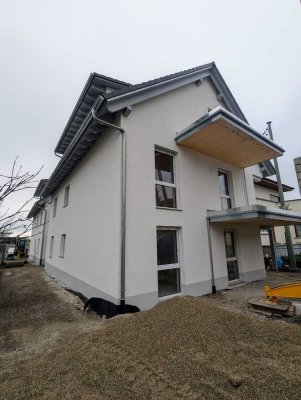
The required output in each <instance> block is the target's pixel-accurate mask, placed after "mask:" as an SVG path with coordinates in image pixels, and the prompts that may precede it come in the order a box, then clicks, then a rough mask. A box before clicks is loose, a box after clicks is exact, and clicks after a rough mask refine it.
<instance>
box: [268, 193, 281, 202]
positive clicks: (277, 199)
mask: <svg viewBox="0 0 301 400" xmlns="http://www.w3.org/2000/svg"><path fill="white" fill-rule="evenodd" d="M270 200H271V201H273V202H274V203H280V197H279V196H275V195H274V194H270Z"/></svg>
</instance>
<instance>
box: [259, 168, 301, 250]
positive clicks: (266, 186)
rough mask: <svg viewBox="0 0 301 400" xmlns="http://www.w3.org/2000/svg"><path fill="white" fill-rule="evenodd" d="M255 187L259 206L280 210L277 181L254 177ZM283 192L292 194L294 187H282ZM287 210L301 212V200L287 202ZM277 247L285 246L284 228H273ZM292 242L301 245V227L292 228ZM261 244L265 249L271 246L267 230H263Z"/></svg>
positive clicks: (294, 226)
mask: <svg viewBox="0 0 301 400" xmlns="http://www.w3.org/2000/svg"><path fill="white" fill-rule="evenodd" d="M254 186H255V194H256V201H257V204H260V205H263V206H267V207H273V208H275V207H277V208H280V198H279V192H278V186H277V181H274V180H272V179H269V178H260V177H258V176H254ZM282 189H283V192H284V193H285V192H291V191H292V190H294V188H293V187H291V186H288V185H284V184H283V185H282ZM285 204H286V208H287V210H290V211H297V212H301V199H294V200H288V201H286V202H285ZM271 229H272V233H273V238H274V241H275V245H285V244H286V240H285V229H284V227H283V226H275V227H272V228H271ZM290 231H291V237H292V242H293V244H294V245H301V225H293V226H290ZM260 234H261V243H262V246H263V248H264V249H265V247H266V246H270V240H269V234H268V230H267V229H261V231H260Z"/></svg>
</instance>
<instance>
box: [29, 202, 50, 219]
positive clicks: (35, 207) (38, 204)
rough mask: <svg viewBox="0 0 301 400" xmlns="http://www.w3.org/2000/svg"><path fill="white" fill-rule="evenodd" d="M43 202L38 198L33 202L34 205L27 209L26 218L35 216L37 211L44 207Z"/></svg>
mask: <svg viewBox="0 0 301 400" xmlns="http://www.w3.org/2000/svg"><path fill="white" fill-rule="evenodd" d="M44 204H45V202H44V201H43V200H38V201H36V202H35V203H34V205H33V206H32V207H31V210H30V211H29V213H28V215H27V217H26V218H27V219H30V218H33V217H35V216H36V215H37V214H39V212H40V211H41V210H42V209H43V208H44V207H43V205H44Z"/></svg>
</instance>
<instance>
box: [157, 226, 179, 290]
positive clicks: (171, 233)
mask: <svg viewBox="0 0 301 400" xmlns="http://www.w3.org/2000/svg"><path fill="white" fill-rule="evenodd" d="M178 247H179V246H178V230H177V229H175V228H157V264H158V292H159V297H163V296H168V295H171V294H175V293H180V291H181V284H180V264H179V251H178Z"/></svg>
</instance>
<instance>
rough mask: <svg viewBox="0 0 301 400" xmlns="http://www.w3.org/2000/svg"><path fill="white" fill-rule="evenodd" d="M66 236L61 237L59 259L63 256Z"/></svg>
mask: <svg viewBox="0 0 301 400" xmlns="http://www.w3.org/2000/svg"><path fill="white" fill-rule="evenodd" d="M65 245H66V235H65V234H64V235H62V236H61V246H60V257H62V258H63V257H64V256H65Z"/></svg>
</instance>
